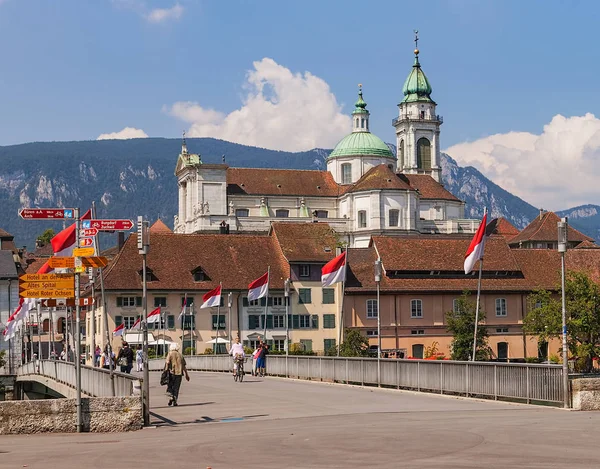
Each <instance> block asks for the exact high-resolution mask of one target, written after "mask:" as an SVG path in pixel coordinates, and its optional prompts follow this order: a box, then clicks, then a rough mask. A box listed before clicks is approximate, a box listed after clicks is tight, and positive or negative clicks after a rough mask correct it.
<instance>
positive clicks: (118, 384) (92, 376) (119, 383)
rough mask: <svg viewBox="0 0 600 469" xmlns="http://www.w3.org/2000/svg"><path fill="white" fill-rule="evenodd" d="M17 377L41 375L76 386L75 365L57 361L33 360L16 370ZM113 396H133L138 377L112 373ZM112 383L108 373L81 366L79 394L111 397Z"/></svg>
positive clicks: (99, 369)
mask: <svg viewBox="0 0 600 469" xmlns="http://www.w3.org/2000/svg"><path fill="white" fill-rule="evenodd" d="M17 375H18V376H23V375H41V376H45V377H47V378H51V379H53V380H54V381H57V382H59V383H62V384H65V385H67V386H69V387H71V388H73V389H75V387H76V385H77V381H76V373H75V364H74V363H70V362H64V361H59V360H35V361H31V362H29V363H25V364H24V365H22V366H21V367H19V368H18V369H17ZM112 380H114V387H115V393H114V395H115V396H121V397H125V396H131V395H132V394H134V387H135V388H140V389H141V385H138V386H134V384H136V382H138V381H141V380H140V379H139V378H138V377H135V376H131V375H128V374H125V373H119V372H113V378H112ZM112 386H113V385H112V383H111V377H110V371H108V370H104V369H102V368H94V367H91V366H84V365H82V366H81V392H83V393H84V394H87V395H88V396H92V397H110V396H112V395H113V394H112Z"/></svg>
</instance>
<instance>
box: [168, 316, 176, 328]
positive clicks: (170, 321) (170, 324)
mask: <svg viewBox="0 0 600 469" xmlns="http://www.w3.org/2000/svg"><path fill="white" fill-rule="evenodd" d="M167 327H168V328H169V329H175V316H173V315H172V314H169V315H168V316H167Z"/></svg>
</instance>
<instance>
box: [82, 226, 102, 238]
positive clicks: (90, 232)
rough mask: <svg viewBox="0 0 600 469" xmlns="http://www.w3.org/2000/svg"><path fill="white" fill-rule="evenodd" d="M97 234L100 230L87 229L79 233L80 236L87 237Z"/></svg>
mask: <svg viewBox="0 0 600 469" xmlns="http://www.w3.org/2000/svg"><path fill="white" fill-rule="evenodd" d="M97 234H98V230H97V229H96V228H87V229H84V230H81V231H80V233H79V236H81V237H87V236H96V235H97Z"/></svg>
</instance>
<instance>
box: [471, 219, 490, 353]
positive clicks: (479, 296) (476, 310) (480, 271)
mask: <svg viewBox="0 0 600 469" xmlns="http://www.w3.org/2000/svg"><path fill="white" fill-rule="evenodd" d="M486 214H487V208H484V209H483V219H485V216H486ZM482 223H483V221H482ZM484 239H485V233H484ZM484 246H485V245H484ZM482 273H483V252H482V256H481V259H479V279H478V280H477V301H476V303H475V327H474V329H475V330H474V331H473V355H472V356H471V361H476V359H475V355H476V353H477V329H478V328H479V299H480V298H481V276H482Z"/></svg>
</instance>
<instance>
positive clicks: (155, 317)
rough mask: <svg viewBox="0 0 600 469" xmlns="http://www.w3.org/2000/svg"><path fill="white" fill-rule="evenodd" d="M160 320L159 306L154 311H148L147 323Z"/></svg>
mask: <svg viewBox="0 0 600 469" xmlns="http://www.w3.org/2000/svg"><path fill="white" fill-rule="evenodd" d="M159 321H160V306H159V307H158V308H156V309H155V310H154V311H151V312H150V313H148V324H152V323H155V322H159Z"/></svg>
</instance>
